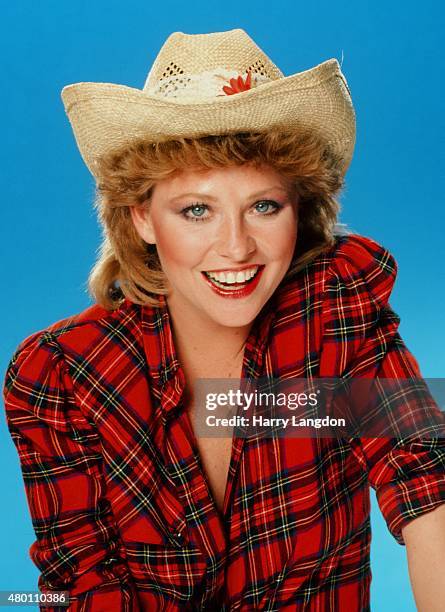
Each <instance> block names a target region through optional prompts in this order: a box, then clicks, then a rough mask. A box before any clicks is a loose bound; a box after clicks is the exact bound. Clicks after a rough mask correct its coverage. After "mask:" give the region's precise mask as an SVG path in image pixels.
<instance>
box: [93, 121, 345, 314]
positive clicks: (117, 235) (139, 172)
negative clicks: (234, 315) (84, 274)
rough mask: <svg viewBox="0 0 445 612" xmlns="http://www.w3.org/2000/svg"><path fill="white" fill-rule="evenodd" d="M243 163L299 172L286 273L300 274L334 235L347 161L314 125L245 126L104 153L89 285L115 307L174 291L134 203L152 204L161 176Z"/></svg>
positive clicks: (106, 304)
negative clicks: (308, 128) (99, 235)
mask: <svg viewBox="0 0 445 612" xmlns="http://www.w3.org/2000/svg"><path fill="white" fill-rule="evenodd" d="M242 164H255V165H258V166H261V165H265V164H267V165H269V166H271V167H273V168H274V169H275V170H276V171H278V172H280V173H281V174H282V175H284V176H286V177H288V178H290V179H291V181H292V183H293V184H294V185H295V189H296V193H297V194H298V196H299V214H298V240H297V244H296V250H295V253H294V256H293V259H292V263H291V266H290V267H289V270H288V272H287V274H286V277H285V278H288V277H289V276H291V275H293V274H295V273H296V272H298V271H299V270H301V269H302V268H303V267H304V266H305V265H307V264H308V263H309V262H310V261H312V260H313V259H314V258H315V257H316V256H317V255H318V254H319V253H321V252H322V251H323V250H325V249H326V248H328V247H330V246H331V245H332V244H333V241H334V227H335V223H336V220H337V215H338V211H339V205H338V202H337V200H336V195H337V194H338V193H339V191H340V190H341V188H342V187H343V173H342V165H341V161H340V160H338V159H336V158H335V157H334V156H333V154H332V152H331V150H330V149H329V146H327V145H326V144H325V143H324V142H323V140H322V139H321V138H319V137H317V136H316V135H315V134H314V133H312V132H304V133H303V132H300V133H296V132H292V133H289V132H284V131H280V130H274V131H269V132H265V133H238V134H228V135H222V136H205V137H202V138H180V139H178V140H169V141H165V142H157V143H151V142H138V143H136V144H134V145H133V146H131V147H129V148H126V149H125V150H123V151H117V152H115V153H113V154H111V155H109V156H107V157H106V158H104V159H102V160H101V162H100V165H99V169H98V170H99V171H98V175H99V177H100V178H99V179H98V183H97V191H96V202H95V207H96V209H97V211H98V216H99V220H100V222H101V224H102V228H103V242H102V245H101V247H100V251H99V257H98V260H97V262H96V264H95V265H94V267H93V269H92V271H91V274H90V276H89V279H88V289H89V292H90V294H91V296H92V297H93V298H94V299H95V300H96V302H97V303H98V304H100V305H101V306H103V307H104V308H106V309H108V310H113V309H115V308H117V307H118V306H119V303H120V302H121V300H122V299H123V298H124V297H127V298H128V299H130V300H131V301H133V302H134V303H137V304H149V305H152V306H157V305H159V298H158V297H157V296H159V295H165V294H166V292H167V289H166V283H165V280H166V279H165V275H164V273H163V271H162V268H161V264H160V261H159V257H158V255H157V251H156V246H155V245H149V244H147V243H145V242H144V241H143V240H142V239H141V238H140V236H139V235H138V233H137V232H136V229H135V227H134V225H133V222H132V219H131V215H130V207H131V206H149V205H150V195H151V191H152V189H153V187H154V185H155V184H156V182H157V181H159V180H162V179H165V178H168V177H170V176H172V174H173V173H174V172H178V171H181V170H185V169H190V168H191V167H193V168H199V169H211V168H221V167H227V166H234V165H242Z"/></svg>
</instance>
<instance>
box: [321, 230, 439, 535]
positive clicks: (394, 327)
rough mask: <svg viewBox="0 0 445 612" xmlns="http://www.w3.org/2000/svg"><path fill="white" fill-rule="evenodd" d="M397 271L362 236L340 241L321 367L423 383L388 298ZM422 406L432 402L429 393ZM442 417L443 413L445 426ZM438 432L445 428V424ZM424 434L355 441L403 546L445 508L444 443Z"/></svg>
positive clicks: (328, 285) (328, 289) (332, 372)
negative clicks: (409, 533)
mask: <svg viewBox="0 0 445 612" xmlns="http://www.w3.org/2000/svg"><path fill="white" fill-rule="evenodd" d="M396 273H397V268H396V263H395V260H394V258H393V257H392V256H391V254H390V253H389V252H388V251H387V250H386V249H384V248H383V247H381V246H380V245H378V244H377V243H375V242H374V241H372V240H370V239H367V238H364V237H361V236H349V237H346V238H343V239H341V242H340V246H339V248H338V250H337V251H336V253H335V255H334V257H333V260H332V265H331V268H330V270H329V273H328V275H327V278H326V282H325V307H324V311H323V319H324V332H323V344H324V346H323V351H322V364H321V365H322V371H324V372H328V374H327V375H328V376H341V377H347V378H354V377H356V378H386V379H407V378H413V379H420V378H421V373H420V370H419V366H418V364H417V361H416V360H415V358H414V357H413V355H412V354H411V353H410V352H409V350H408V349H407V347H406V346H405V344H404V342H403V340H402V339H401V337H400V335H399V333H398V326H399V322H400V319H399V317H398V316H397V315H396V314H395V313H394V312H393V310H392V309H391V307H390V305H389V301H388V300H389V296H390V293H391V290H392V287H393V285H394V281H395V278H396ZM425 389H427V387H426V385H425ZM425 394H428V391H427V390H426V391H425ZM410 401H411V400H410ZM418 401H419V402H426V403H428V402H432V403H433V404H434V400H432V398H431V397H430V396H428V397H423V398H419V400H418ZM443 417H444V415H443V413H440V411H439V410H438V411H437V420H438V421H440V422H441V423H442V424H443V422H444V419H443ZM432 431H435V432H436V431H437V429H434V430H432ZM439 431H442V432H443V431H445V430H444V429H443V425H441V426H440V427H439ZM424 433H425V432H424V431H423V433H422V436H419V435H417V436H416V435H415V434H413V435H409V436H406V437H402V438H388V437H379V438H377V437H374V438H373V437H369V438H365V437H361V438H358V439H353V440H351V445H352V449H353V452H354V453H355V454H356V457H357V459H358V460H359V462H360V463H361V464H362V466H363V468H364V469H365V470H366V471H367V473H368V479H369V483H370V484H371V486H372V487H373V488H374V489H375V490H376V495H377V500H378V503H379V507H380V510H381V512H382V514H383V516H384V518H385V521H386V523H387V525H388V528H389V530H390V532H391V534H392V535H393V536H394V538H395V539H396V540H397V542H399V543H400V544H404V541H403V537H402V533H401V530H402V528H403V527H404V526H405V525H406V524H407V523H408V522H409V521H411V520H413V519H415V518H416V517H418V516H420V515H422V514H423V513H426V512H430V511H431V510H433V509H434V508H436V507H437V506H439V505H440V504H443V503H445V439H444V437H443V435H441V436H439V435H436V434H434V435H423V434H424Z"/></svg>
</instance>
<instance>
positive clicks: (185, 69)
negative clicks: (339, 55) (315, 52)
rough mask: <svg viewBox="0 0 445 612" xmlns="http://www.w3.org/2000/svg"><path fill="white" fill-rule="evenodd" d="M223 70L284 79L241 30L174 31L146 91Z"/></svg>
mask: <svg viewBox="0 0 445 612" xmlns="http://www.w3.org/2000/svg"><path fill="white" fill-rule="evenodd" d="M221 70H224V71H228V72H236V73H238V74H245V73H247V72H252V73H254V74H257V75H259V76H260V77H264V78H265V79H266V80H268V81H269V80H276V79H280V78H282V77H283V73H282V72H281V70H280V69H279V68H277V66H275V64H274V63H273V62H271V60H270V59H269V58H268V57H267V55H266V54H265V53H264V52H263V51H262V50H261V49H260V48H259V47H258V45H256V44H255V42H254V41H253V40H252V39H251V38H250V36H249V35H248V34H247V33H246V32H245V31H244V30H242V29H240V28H238V29H235V30H229V31H227V32H213V33H211V34H184V33H183V32H174V33H173V34H171V35H170V36H169V37H168V38H167V40H166V41H165V43H164V45H163V46H162V48H161V50H160V51H159V53H158V55H157V57H156V60H155V61H154V63H153V66H152V68H151V70H150V72H149V73H148V76H147V79H146V81H145V85H144V91H147V90H153V89H156V90H158V91H159V88H160V87H161V88H162V82H163V81H165V82H168V81H169V80H171V79H172V77H180V78H183V79H187V77H188V76H192V77H193V76H194V75H198V74H204V73H212V72H217V71H221ZM180 75H182V76H180Z"/></svg>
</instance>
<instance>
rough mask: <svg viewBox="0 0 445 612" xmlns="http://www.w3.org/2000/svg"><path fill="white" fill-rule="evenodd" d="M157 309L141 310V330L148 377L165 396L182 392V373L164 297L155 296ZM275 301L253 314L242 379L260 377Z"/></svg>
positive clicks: (146, 307) (165, 407)
mask: <svg viewBox="0 0 445 612" xmlns="http://www.w3.org/2000/svg"><path fill="white" fill-rule="evenodd" d="M159 301H160V305H159V306H157V307H156V306H142V307H141V327H142V336H143V341H144V347H145V354H146V360H147V365H148V370H149V373H150V378H151V380H152V383H153V384H155V385H156V386H157V387H158V388H159V389H160V390H161V391H162V393H163V395H165V396H166V397H169V398H171V397H172V396H171V393H172V391H175V395H177V394H180V393H181V392H182V389H183V386H184V380H183V374H182V370H181V368H180V363H179V361H178V357H177V354H176V349H175V345H174V341H173V332H172V325H171V319H170V313H169V310H168V305H167V301H166V299H165V296H159ZM274 303H275V300H274V298H273V296H272V298H271V299H270V300H269V301H268V302H267V303H266V304H265V305H264V307H263V308H262V310H261V311H260V313H259V314H258V315H257V317H256V319H255V321H254V324H253V325H252V328H251V330H250V333H249V336H248V338H247V341H246V347H245V351H244V368H243V373H244V374H243V376H245V377H250V378H258V377H259V376H260V375H261V371H262V366H263V360H264V354H265V349H266V345H267V341H268V338H269V334H270V330H271V326H272V322H273V320H274V317H275V310H276V309H275V307H274ZM174 404H175V402H174V401H168V402H167V403H166V404H165V405H164V409H166V410H167V411H168V410H169V408H171V409H173V408H174Z"/></svg>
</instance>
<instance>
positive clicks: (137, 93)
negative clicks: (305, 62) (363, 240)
mask: <svg viewBox="0 0 445 612" xmlns="http://www.w3.org/2000/svg"><path fill="white" fill-rule="evenodd" d="M62 99H63V102H64V105H65V110H66V113H67V115H68V117H69V120H70V122H71V125H72V128H73V131H74V135H75V138H76V141H77V145H78V147H79V150H80V153H81V155H82V157H83V159H84V161H85V163H86V165H87V166H88V168H89V169H90V171H91V172H92V174H93V175H94V176H95V177H97V176H98V162H99V160H100V159H101V158H102V157H103V156H105V155H108V154H109V153H112V152H113V151H118V150H121V149H123V148H125V147H126V146H130V145H131V144H133V143H135V142H137V141H139V140H147V141H153V142H155V141H161V140H170V139H175V138H178V137H199V136H205V135H210V134H215V135H216V134H228V133H236V132H250V131H251V132H261V131H266V130H268V129H270V128H272V127H282V128H285V129H298V128H307V129H309V130H314V131H315V132H317V133H318V134H320V136H322V137H323V138H324V140H325V141H326V142H327V143H328V144H329V146H330V147H331V149H332V152H333V153H334V154H335V155H336V157H337V158H338V160H339V162H340V163H341V165H342V169H343V171H346V169H347V167H348V166H349V163H350V161H351V158H352V153H353V149H354V143H355V114H354V109H353V106H352V101H351V97H350V95H349V91H348V88H347V85H346V81H345V79H344V77H343V75H342V73H341V71H340V67H339V65H338V62H337V61H336V60H328V61H327V62H323V63H322V64H320V65H319V66H316V67H315V68H312V69H310V70H306V71H304V72H300V73H298V74H295V75H292V76H289V77H283V78H282V79H277V80H273V81H270V82H267V83H263V84H260V85H258V86H256V87H254V88H252V89H250V90H248V91H244V92H242V93H238V94H234V95H222V96H218V97H215V98H212V99H209V100H202V99H200V100H196V99H192V98H179V97H178V98H168V97H165V98H162V97H161V96H159V95H150V94H148V93H146V92H144V91H143V90H140V89H134V88H131V87H126V86H124V85H114V84H110V83H76V84H74V85H68V86H67V87H65V88H64V89H63V91H62Z"/></svg>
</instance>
